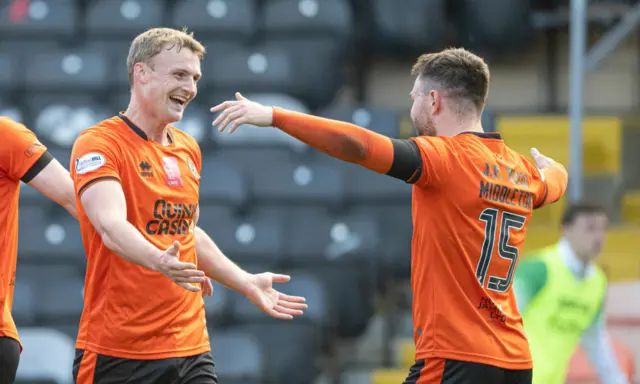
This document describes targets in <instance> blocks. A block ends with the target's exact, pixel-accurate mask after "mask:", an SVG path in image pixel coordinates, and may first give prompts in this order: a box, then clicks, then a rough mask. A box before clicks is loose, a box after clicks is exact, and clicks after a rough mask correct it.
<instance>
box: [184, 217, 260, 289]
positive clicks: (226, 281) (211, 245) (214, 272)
mask: <svg viewBox="0 0 640 384" xmlns="http://www.w3.org/2000/svg"><path fill="white" fill-rule="evenodd" d="M195 236H196V254H197V255H198V269H199V270H201V271H203V272H204V273H205V274H206V275H207V277H209V278H211V279H213V280H215V281H217V282H219V283H221V284H223V285H225V286H227V287H229V288H231V289H233V290H234V291H237V292H240V293H242V294H245V293H246V292H245V290H246V286H247V278H248V276H249V273H248V272H246V271H244V270H243V269H242V268H240V267H239V266H238V265H236V264H235V263H234V262H232V261H231V260H229V258H228V257H226V256H225V255H224V253H222V251H221V250H220V248H218V246H217V245H216V243H215V242H214V241H213V240H212V239H211V237H209V235H207V234H206V232H205V231H203V230H202V229H201V228H200V227H196V230H195Z"/></svg>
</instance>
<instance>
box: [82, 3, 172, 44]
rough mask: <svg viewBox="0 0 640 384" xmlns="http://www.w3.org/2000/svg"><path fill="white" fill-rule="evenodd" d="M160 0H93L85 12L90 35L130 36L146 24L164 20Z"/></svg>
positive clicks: (162, 5) (148, 25)
mask: <svg viewBox="0 0 640 384" xmlns="http://www.w3.org/2000/svg"><path fill="white" fill-rule="evenodd" d="M164 14H165V7H164V2H163V1H161V0H92V1H91V2H90V3H89V5H88V7H87V12H86V19H85V28H86V30H87V33H88V34H89V36H92V37H101V38H103V37H104V36H106V38H107V39H114V40H115V39H123V40H127V39H129V40H130V39H133V38H134V37H135V36H136V35H137V34H139V33H142V32H144V31H146V30H147V29H149V28H154V27H158V26H161V25H163V24H164Z"/></svg>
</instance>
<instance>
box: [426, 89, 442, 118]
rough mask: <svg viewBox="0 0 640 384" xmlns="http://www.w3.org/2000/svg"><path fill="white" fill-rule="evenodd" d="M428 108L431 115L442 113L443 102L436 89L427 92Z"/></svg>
mask: <svg viewBox="0 0 640 384" xmlns="http://www.w3.org/2000/svg"><path fill="white" fill-rule="evenodd" d="M428 100H429V107H430V108H431V114H432V115H437V114H438V113H440V112H441V111H442V108H443V104H442V103H443V100H442V95H441V94H440V92H439V91H438V90H437V89H432V90H431V91H430V92H429V98H428Z"/></svg>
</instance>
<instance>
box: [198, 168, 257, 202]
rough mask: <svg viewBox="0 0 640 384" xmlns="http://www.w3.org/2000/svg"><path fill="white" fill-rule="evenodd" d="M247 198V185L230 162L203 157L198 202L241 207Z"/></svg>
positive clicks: (245, 179)
mask: <svg viewBox="0 0 640 384" xmlns="http://www.w3.org/2000/svg"><path fill="white" fill-rule="evenodd" d="M248 196H249V184H248V181H247V178H246V177H245V175H243V174H242V173H241V171H240V169H238V167H236V166H234V165H233V163H232V162H229V161H224V160H221V159H219V158H215V157H211V156H203V159H202V172H201V178H200V201H201V202H202V203H203V204H207V203H212V204H221V203H225V204H230V205H232V206H234V207H241V206H243V205H244V204H245V203H246V202H247V199H248Z"/></svg>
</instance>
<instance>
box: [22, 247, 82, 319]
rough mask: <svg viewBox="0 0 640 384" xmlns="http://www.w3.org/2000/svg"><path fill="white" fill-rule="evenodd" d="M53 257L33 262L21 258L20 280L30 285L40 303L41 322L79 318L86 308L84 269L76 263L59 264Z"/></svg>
mask: <svg viewBox="0 0 640 384" xmlns="http://www.w3.org/2000/svg"><path fill="white" fill-rule="evenodd" d="M51 259H53V256H51V257H50V260H49V263H47V262H46V260H42V261H40V262H39V263H38V264H31V263H27V262H25V260H22V259H19V260H18V267H17V271H16V281H20V283H21V284H24V285H28V286H29V289H30V290H31V292H32V293H34V295H35V296H34V300H37V301H36V303H37V306H36V308H35V311H34V314H35V316H36V317H37V320H38V321H39V322H41V321H49V322H58V323H59V322H65V321H76V322H77V321H79V320H80V312H82V307H83V277H84V275H83V270H82V269H81V268H80V267H79V266H77V265H73V264H66V265H63V264H59V265H55V264H52V263H55V260H51Z"/></svg>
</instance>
